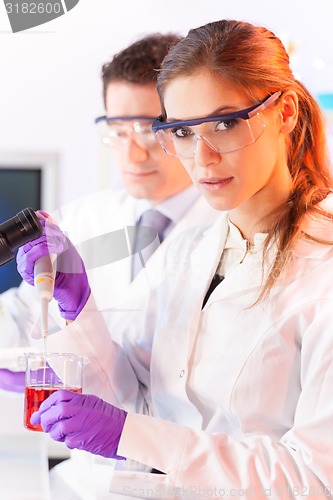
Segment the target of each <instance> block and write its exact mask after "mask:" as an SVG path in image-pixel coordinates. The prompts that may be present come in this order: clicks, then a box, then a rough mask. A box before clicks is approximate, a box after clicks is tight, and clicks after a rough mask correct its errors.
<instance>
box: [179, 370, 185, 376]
mask: <svg viewBox="0 0 333 500" xmlns="http://www.w3.org/2000/svg"><path fill="white" fill-rule="evenodd" d="M184 375H185V370H182V371H181V372H180V375H179V376H180V378H183V377H184Z"/></svg>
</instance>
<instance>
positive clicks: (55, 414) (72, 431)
mask: <svg viewBox="0 0 333 500" xmlns="http://www.w3.org/2000/svg"><path fill="white" fill-rule="evenodd" d="M126 416H127V412H126V411H124V410H121V409H119V408H117V407H115V406H112V405H111V404H109V403H106V402H105V401H103V400H102V399H100V398H98V397H97V396H93V395H87V394H77V393H75V392H71V391H67V390H59V391H57V392H55V393H53V394H52V395H51V396H49V397H48V398H47V399H46V400H45V401H44V402H43V403H42V404H41V406H40V408H39V410H38V411H37V412H35V413H33V414H32V416H31V419H30V421H31V423H32V424H33V425H37V424H41V426H42V428H43V430H44V431H45V432H48V433H49V434H50V436H51V438H52V439H54V440H55V441H61V442H65V443H66V445H67V446H68V448H70V449H72V448H77V449H79V450H85V451H89V452H90V453H93V454H95V455H102V456H103V457H106V458H116V459H117V460H124V457H120V456H118V455H117V448H118V444H119V440H120V436H121V433H122V430H123V427H124V423H125V420H126Z"/></svg>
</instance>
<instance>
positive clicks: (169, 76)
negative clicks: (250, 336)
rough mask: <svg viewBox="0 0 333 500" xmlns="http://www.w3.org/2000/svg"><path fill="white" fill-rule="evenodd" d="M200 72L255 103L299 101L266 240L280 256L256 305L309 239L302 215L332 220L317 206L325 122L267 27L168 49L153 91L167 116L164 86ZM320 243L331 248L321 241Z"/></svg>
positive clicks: (324, 165)
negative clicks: (282, 187)
mask: <svg viewBox="0 0 333 500" xmlns="http://www.w3.org/2000/svg"><path fill="white" fill-rule="evenodd" d="M203 69H207V70H209V71H211V72H212V73H213V74H216V75H219V76H221V77H223V78H226V79H227V80H228V81H230V82H233V83H234V84H235V85H236V86H237V87H238V88H241V89H242V90H243V91H244V92H245V94H246V95H247V96H248V97H249V99H250V101H251V102H253V104H255V103H256V102H259V101H260V100H262V99H264V98H265V97H267V95H269V94H271V93H273V92H276V91H279V90H281V91H282V92H284V91H290V90H293V91H295V92H296V94H297V96H298V101H299V113H298V119H297V123H296V126H295V128H294V129H293V131H292V132H291V133H290V135H289V138H288V142H287V163H288V167H289V170H290V174H291V178H292V187H291V192H290V196H289V199H288V201H287V203H286V204H284V205H283V206H282V207H280V209H279V211H278V213H276V217H275V223H274V224H273V226H272V227H271V228H270V230H269V233H268V237H267V239H266V246H265V249H266V250H267V248H268V245H269V243H270V242H271V241H272V239H274V240H275V241H276V242H277V245H278V252H277V255H276V258H275V260H274V263H273V265H272V267H271V269H270V272H269V274H268V277H267V280H266V282H265V284H264V287H263V289H262V291H261V293H260V296H259V299H258V300H261V299H263V298H267V297H268V295H269V292H270V290H271V288H272V286H273V285H274V283H275V281H276V280H277V278H278V277H279V275H280V274H281V272H282V271H283V270H284V269H285V267H286V265H287V263H288V261H289V258H290V256H291V255H292V253H293V252H292V251H293V248H294V246H295V243H296V241H297V240H298V239H299V238H300V237H308V238H311V237H310V236H309V235H306V234H305V233H304V232H303V231H302V229H301V222H302V220H303V218H304V215H305V214H317V215H321V216H322V217H324V218H328V219H332V218H333V216H332V214H331V213H327V212H326V211H324V210H323V209H321V208H320V207H319V206H318V203H320V202H321V201H322V200H323V199H325V198H326V196H327V195H328V193H329V192H331V191H332V186H333V179H332V172H331V165H330V160H329V154H328V148H327V143H326V128H325V120H324V117H323V114H322V111H321V109H320V107H319V105H318V103H317V102H316V101H315V99H314V98H313V97H312V96H311V94H310V93H309V92H308V90H307V89H306V88H305V87H304V85H302V83H300V82H299V81H298V80H296V79H295V78H294V76H293V73H292V71H291V69H290V66H289V56H288V54H287V52H286V50H285V48H284V46H283V44H282V42H281V41H280V40H279V39H278V38H277V37H276V36H275V35H274V34H273V33H272V32H271V31H269V30H267V29H266V28H263V27H258V26H254V25H252V24H249V23H246V22H239V21H233V20H222V21H217V22H213V23H209V24H207V25H205V26H202V27H199V28H196V29H193V30H190V31H189V33H188V35H187V36H186V37H185V38H184V39H182V40H181V41H180V42H179V43H178V44H176V45H175V46H174V47H173V48H172V49H171V51H170V52H169V53H168V55H167V56H166V57H165V59H164V61H163V64H162V66H161V70H160V71H159V76H158V84H157V89H158V92H159V95H160V98H161V105H162V112H163V114H164V116H165V117H166V112H165V108H164V104H163V96H164V92H165V89H166V87H167V86H168V84H169V83H170V82H171V81H173V80H174V79H175V78H178V77H181V76H190V75H191V74H194V73H197V72H198V71H199V70H203ZM311 239H313V238H311ZM316 241H319V240H316ZM320 243H323V244H324V243H326V244H332V242H329V241H327V242H326V241H322V240H320Z"/></svg>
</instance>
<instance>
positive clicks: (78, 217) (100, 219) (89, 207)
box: [0, 189, 218, 348]
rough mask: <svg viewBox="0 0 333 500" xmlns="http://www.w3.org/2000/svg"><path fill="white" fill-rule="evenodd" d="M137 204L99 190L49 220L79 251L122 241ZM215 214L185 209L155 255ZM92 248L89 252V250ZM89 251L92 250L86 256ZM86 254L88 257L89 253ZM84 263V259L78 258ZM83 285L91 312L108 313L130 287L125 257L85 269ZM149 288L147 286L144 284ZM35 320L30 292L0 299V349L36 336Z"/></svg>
mask: <svg viewBox="0 0 333 500" xmlns="http://www.w3.org/2000/svg"><path fill="white" fill-rule="evenodd" d="M136 203H137V200H136V199H134V198H132V197H131V196H129V195H128V193H127V192H126V191H124V190H119V191H112V190H109V189H108V190H104V191H100V192H97V193H94V194H92V195H90V196H86V197H84V198H82V199H79V200H76V201H74V202H71V203H69V204H67V205H64V206H63V207H62V208H60V209H59V210H57V211H56V212H55V213H54V214H52V215H53V217H54V218H55V220H56V221H57V223H58V224H59V225H60V227H61V228H62V230H63V231H65V232H66V234H67V235H68V236H69V238H70V240H71V241H72V243H73V244H75V245H77V246H78V248H79V250H80V245H82V243H83V242H86V241H87V240H91V239H93V238H96V237H98V236H100V235H104V234H107V233H112V232H113V231H119V233H120V237H121V236H122V233H124V234H123V237H124V240H125V228H126V227H127V226H135V210H136ZM217 216H218V212H217V211H216V210H213V209H212V208H211V207H210V206H209V205H208V203H207V202H206V201H205V200H204V199H203V198H202V197H198V198H197V200H196V201H195V202H194V203H193V204H192V205H191V207H190V208H189V210H187V212H186V213H185V214H184V216H183V217H182V219H181V220H180V221H179V222H178V223H177V224H176V225H175V226H174V227H173V228H172V230H171V231H170V233H169V234H168V235H167V237H166V238H165V240H164V241H163V243H162V244H161V248H160V249H158V250H157V253H158V252H159V251H160V250H162V251H164V250H163V249H164V248H165V247H166V246H167V245H168V243H169V242H170V241H171V239H172V238H173V237H174V236H176V235H177V234H179V233H180V232H182V231H184V230H185V229H187V228H189V227H192V226H196V225H198V224H202V223H207V222H208V223H209V222H211V221H214V220H216V218H217ZM91 248H92V247H91ZM92 251H93V250H92ZM90 253H91V252H90ZM83 257H84V255H83ZM87 274H88V278H89V284H90V286H91V290H92V292H93V295H94V297H95V304H96V307H97V308H98V309H100V310H104V311H106V310H109V309H110V308H113V307H115V305H116V304H117V303H118V302H121V301H122V300H123V299H124V297H125V296H126V292H127V289H128V286H129V285H130V281H131V256H130V255H128V257H127V258H124V259H121V260H117V261H115V262H111V263H110V264H107V265H103V266H100V267H96V268H90V269H87ZM148 285H149V284H148ZM39 316H40V305H39V302H38V301H37V300H36V298H35V296H34V293H33V290H32V287H31V286H30V285H28V284H26V283H25V282H23V283H22V284H21V285H20V286H19V287H18V288H13V289H11V290H8V291H7V292H4V293H3V294H1V295H0V347H2V348H6V347H17V346H20V345H27V344H29V343H30V342H31V339H30V334H31V332H32V331H36V332H38V333H39V331H40V327H39V324H36V320H37V319H38V318H39ZM50 316H51V317H52V318H53V321H52V320H51V319H50V330H51V332H52V331H56V330H58V329H59V328H60V327H63V326H65V323H64V321H62V320H61V318H60V315H59V312H58V308H57V304H56V302H55V301H53V303H52V306H51V308H50Z"/></svg>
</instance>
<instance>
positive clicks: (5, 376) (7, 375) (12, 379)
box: [0, 368, 25, 392]
mask: <svg viewBox="0 0 333 500" xmlns="http://www.w3.org/2000/svg"><path fill="white" fill-rule="evenodd" d="M0 389H3V390H4V391H11V392H24V391H25V372H12V371H11V370H7V368H0Z"/></svg>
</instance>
